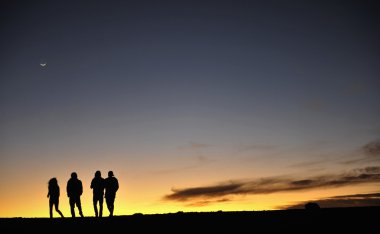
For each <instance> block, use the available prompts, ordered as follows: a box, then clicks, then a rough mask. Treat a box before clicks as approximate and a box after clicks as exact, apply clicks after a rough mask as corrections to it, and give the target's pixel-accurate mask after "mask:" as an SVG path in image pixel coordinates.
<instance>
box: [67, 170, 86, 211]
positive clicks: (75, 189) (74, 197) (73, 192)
mask: <svg viewBox="0 0 380 234" xmlns="http://www.w3.org/2000/svg"><path fill="white" fill-rule="evenodd" d="M66 190H67V196H68V197H69V202H70V209H71V216H72V217H75V211H74V208H75V205H76V206H77V207H78V210H79V215H80V216H81V217H83V213H82V205H81V203H80V196H81V195H82V193H83V186H82V181H80V180H78V175H77V173H75V172H73V173H71V178H70V179H69V181H67V187H66Z"/></svg>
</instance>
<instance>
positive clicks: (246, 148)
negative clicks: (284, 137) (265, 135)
mask: <svg viewBox="0 0 380 234" xmlns="http://www.w3.org/2000/svg"><path fill="white" fill-rule="evenodd" d="M276 148H277V147H276V146H275V145H270V144H240V145H238V146H237V150H238V151H239V152H245V151H254V150H257V151H270V150H275V149H276Z"/></svg>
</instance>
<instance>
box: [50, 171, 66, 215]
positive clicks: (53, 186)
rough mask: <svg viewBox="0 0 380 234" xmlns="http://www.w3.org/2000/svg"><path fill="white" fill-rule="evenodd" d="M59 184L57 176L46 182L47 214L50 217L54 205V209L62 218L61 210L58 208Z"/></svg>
mask: <svg viewBox="0 0 380 234" xmlns="http://www.w3.org/2000/svg"><path fill="white" fill-rule="evenodd" d="M59 195H60V192H59V186H58V181H57V178H51V179H50V180H49V183H48V194H47V197H48V198H49V214H50V218H53V206H54V207H55V211H57V212H58V214H59V215H61V217H62V218H63V214H62V212H61V211H60V210H59V208H58V207H59Z"/></svg>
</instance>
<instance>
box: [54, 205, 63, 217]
mask: <svg viewBox="0 0 380 234" xmlns="http://www.w3.org/2000/svg"><path fill="white" fill-rule="evenodd" d="M54 205H55V211H57V212H58V214H59V215H60V216H61V217H62V218H63V214H62V212H61V211H60V210H59V209H58V205H59V202H57V203H55V204H54Z"/></svg>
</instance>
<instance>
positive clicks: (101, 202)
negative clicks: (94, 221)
mask: <svg viewBox="0 0 380 234" xmlns="http://www.w3.org/2000/svg"><path fill="white" fill-rule="evenodd" d="M99 211H100V213H99V217H102V216H103V198H100V199H99Z"/></svg>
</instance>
